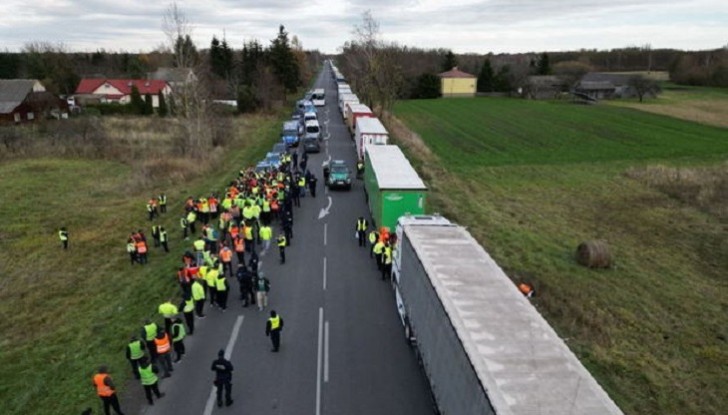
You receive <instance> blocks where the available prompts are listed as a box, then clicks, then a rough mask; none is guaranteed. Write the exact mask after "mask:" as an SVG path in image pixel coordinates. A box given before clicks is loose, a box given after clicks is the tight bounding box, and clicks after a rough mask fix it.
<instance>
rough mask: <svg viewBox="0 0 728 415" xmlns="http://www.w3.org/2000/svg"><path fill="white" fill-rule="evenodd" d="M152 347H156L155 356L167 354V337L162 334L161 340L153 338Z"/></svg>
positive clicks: (168, 347)
mask: <svg viewBox="0 0 728 415" xmlns="http://www.w3.org/2000/svg"><path fill="white" fill-rule="evenodd" d="M154 345H155V346H157V354H165V353H169V349H170V346H169V336H168V335H167V333H164V337H162V338H161V339H160V338H157V337H155V338H154Z"/></svg>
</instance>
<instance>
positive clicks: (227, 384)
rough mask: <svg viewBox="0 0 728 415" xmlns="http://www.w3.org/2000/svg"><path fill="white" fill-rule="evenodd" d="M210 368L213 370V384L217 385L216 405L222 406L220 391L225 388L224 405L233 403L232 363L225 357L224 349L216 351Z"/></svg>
mask: <svg viewBox="0 0 728 415" xmlns="http://www.w3.org/2000/svg"><path fill="white" fill-rule="evenodd" d="M210 370H213V371H214V372H215V382H214V383H215V386H216V387H217V406H222V392H223V389H225V405H227V406H230V405H232V404H233V399H232V397H231V396H230V395H231V394H232V387H233V385H232V381H233V364H232V363H230V361H229V360H227V359H225V351H224V350H222V349H221V350H220V351H219V352H217V359H215V360H214V361H213V362H212V367H211V368H210Z"/></svg>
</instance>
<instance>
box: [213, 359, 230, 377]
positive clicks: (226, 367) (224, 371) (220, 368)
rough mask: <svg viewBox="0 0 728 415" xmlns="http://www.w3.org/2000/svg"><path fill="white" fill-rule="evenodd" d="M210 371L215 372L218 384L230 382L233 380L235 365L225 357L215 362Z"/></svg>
mask: <svg viewBox="0 0 728 415" xmlns="http://www.w3.org/2000/svg"><path fill="white" fill-rule="evenodd" d="M210 370H213V371H215V380H216V381H218V382H230V381H231V380H232V379H233V364H232V363H230V361H229V360H227V359H225V358H224V357H218V358H217V359H216V360H214V361H213V362H212V367H211V368H210Z"/></svg>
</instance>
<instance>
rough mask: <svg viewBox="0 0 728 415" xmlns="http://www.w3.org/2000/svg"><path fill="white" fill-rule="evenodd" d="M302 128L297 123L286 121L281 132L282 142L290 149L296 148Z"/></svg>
mask: <svg viewBox="0 0 728 415" xmlns="http://www.w3.org/2000/svg"><path fill="white" fill-rule="evenodd" d="M300 131H301V128H300V126H299V123H298V122H297V121H286V122H284V123H283V129H282V130H281V141H282V142H284V143H286V145H287V146H288V147H296V146H297V145H298V139H299V135H300Z"/></svg>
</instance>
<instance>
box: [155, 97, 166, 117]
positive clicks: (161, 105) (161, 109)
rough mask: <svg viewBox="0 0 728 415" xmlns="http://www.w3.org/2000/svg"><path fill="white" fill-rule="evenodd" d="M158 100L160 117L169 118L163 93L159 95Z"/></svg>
mask: <svg viewBox="0 0 728 415" xmlns="http://www.w3.org/2000/svg"><path fill="white" fill-rule="evenodd" d="M157 99H158V100H159V108H157V113H158V114H159V116H160V117H166V116H167V113H168V111H167V102H166V101H165V100H164V94H163V93H162V91H159V93H158V94H157Z"/></svg>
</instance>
